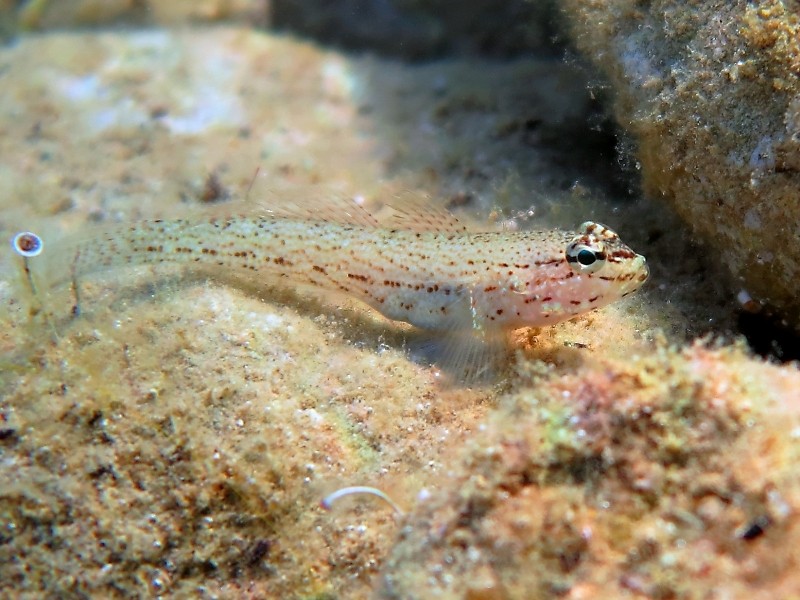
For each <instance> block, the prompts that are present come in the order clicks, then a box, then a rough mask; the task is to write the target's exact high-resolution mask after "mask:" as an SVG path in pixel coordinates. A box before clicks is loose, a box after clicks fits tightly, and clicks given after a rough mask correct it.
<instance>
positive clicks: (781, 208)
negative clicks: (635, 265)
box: [563, 0, 800, 327]
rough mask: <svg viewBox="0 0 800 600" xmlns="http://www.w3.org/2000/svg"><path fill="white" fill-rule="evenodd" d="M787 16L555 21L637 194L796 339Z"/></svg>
mask: <svg viewBox="0 0 800 600" xmlns="http://www.w3.org/2000/svg"><path fill="white" fill-rule="evenodd" d="M788 4H789V6H787V3H785V2H781V1H778V0H768V1H766V2H758V3H752V2H744V1H742V0H737V1H736V2H727V3H719V2H692V3H691V5H688V6H687V4H686V3H685V2H678V1H671V0H661V1H657V2H649V3H644V4H643V3H641V2H637V1H634V0H611V1H603V2H596V1H586V0H566V1H565V2H564V3H563V14H564V16H565V19H566V21H567V22H568V25H569V29H570V31H571V36H572V38H573V40H574V42H575V44H576V45H577V47H578V48H579V49H580V51H581V52H583V54H584V55H585V56H586V57H588V59H589V60H590V61H592V62H593V63H594V64H595V65H596V66H597V68H598V69H599V70H600V71H601V72H602V73H603V74H604V75H605V77H607V78H608V80H609V81H610V82H611V85H612V89H613V92H612V95H613V107H614V113H615V114H616V118H617V121H618V123H619V124H620V126H621V127H622V128H623V129H624V130H626V131H627V132H628V133H629V134H630V135H631V136H632V137H633V138H634V140H635V141H636V143H637V144H638V150H637V153H636V157H637V159H638V161H639V162H640V163H641V170H642V178H643V183H644V189H645V191H646V193H647V194H649V195H650V196H653V197H663V198H664V199H665V200H666V201H667V202H669V203H670V204H671V205H672V206H674V208H675V210H676V211H677V212H678V213H679V214H680V215H681V216H682V218H683V220H684V221H685V222H686V223H687V225H688V226H689V227H691V228H692V230H693V231H694V232H695V233H696V234H697V235H698V236H699V237H701V238H702V239H703V240H705V241H707V242H708V243H709V244H711V245H712V246H713V247H714V248H715V249H716V255H717V257H718V260H720V261H722V262H723V263H724V264H725V265H726V266H727V267H728V268H729V269H730V271H731V273H733V275H734V276H735V277H736V278H737V279H738V280H739V281H740V282H741V285H742V287H743V288H744V290H745V291H746V292H747V293H749V294H750V296H752V297H753V298H754V299H756V300H757V302H759V303H762V304H764V305H767V306H769V307H770V308H771V309H774V310H776V311H777V312H778V314H779V315H780V316H781V317H782V318H783V319H784V320H786V321H787V322H789V323H790V324H791V325H793V326H795V327H800V295H798V293H797V292H798V284H797V281H798V278H800V243H798V242H799V241H800V226H799V225H798V223H800V197H799V196H798V189H800V101H799V100H798V98H800V81H798V76H800V41H798V40H800V21H798V18H797V3H796V2H791V3H788Z"/></svg>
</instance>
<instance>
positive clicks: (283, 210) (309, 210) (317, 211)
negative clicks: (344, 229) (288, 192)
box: [258, 198, 380, 228]
mask: <svg viewBox="0 0 800 600" xmlns="http://www.w3.org/2000/svg"><path fill="white" fill-rule="evenodd" d="M258 209H259V210H258V214H259V215H262V216H264V217H282V218H288V219H299V220H304V221H325V222H327V223H339V224H342V225H358V226H360V227H367V228H374V227H380V224H379V223H378V221H377V220H376V219H375V217H373V216H372V214H371V213H370V212H369V211H368V210H367V209H366V208H364V207H363V206H361V205H360V204H358V203H357V202H356V201H354V200H352V199H349V198H326V199H324V200H323V199H317V198H308V199H304V200H302V201H300V200H290V201H284V202H281V203H275V204H259V205H258Z"/></svg>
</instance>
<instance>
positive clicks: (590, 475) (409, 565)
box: [381, 345, 800, 598]
mask: <svg viewBox="0 0 800 600" xmlns="http://www.w3.org/2000/svg"><path fill="white" fill-rule="evenodd" d="M523 370H524V368H523ZM798 383H800V373H798V372H797V371H796V370H785V371H784V370H781V369H778V368H777V367H774V366H771V365H767V364H759V363H755V362H752V360H751V359H749V358H748V357H747V355H746V354H744V353H743V352H742V350H741V349H738V348H736V347H731V348H727V349H722V350H713V349H709V348H707V347H705V346H703V345H695V346H693V347H690V348H687V349H686V350H684V351H676V350H665V349H662V350H658V351H656V352H654V353H653V354H652V355H650V356H648V357H642V358H638V359H635V360H629V361H617V360H614V361H603V360H601V361H599V362H598V364H596V365H594V366H593V367H591V368H587V369H585V370H583V371H582V372H579V373H575V374H571V375H564V374H561V375H556V374H553V373H551V374H549V375H544V376H543V375H542V373H541V370H539V371H538V372H536V374H535V375H534V380H533V381H532V386H531V387H530V388H522V389H520V390H518V391H516V392H514V393H511V394H510V395H508V396H506V397H503V398H501V400H500V407H499V410H498V411H497V413H496V414H495V415H493V417H492V418H491V419H490V423H489V425H488V427H487V430H486V431H485V432H484V433H483V434H481V435H479V436H478V437H477V438H476V439H475V441H474V443H473V445H472V448H471V449H470V450H469V451H468V452H467V453H466V456H465V458H464V459H463V461H462V463H461V465H460V467H459V468H458V470H457V472H455V473H454V474H453V475H452V476H451V478H450V479H449V481H447V482H446V483H443V484H442V486H441V488H440V490H439V491H438V492H437V493H435V494H433V496H432V497H431V498H430V499H429V500H428V501H427V502H424V503H422V504H420V505H419V506H418V507H417V508H416V509H415V511H414V512H413V513H412V514H411V515H409V517H408V525H407V527H406V528H405V529H404V530H403V534H402V536H401V539H400V540H399V541H398V543H397V544H396V545H395V547H394V548H393V550H392V553H391V555H390V557H389V558H388V559H387V561H386V567H385V570H384V572H383V574H382V579H381V582H382V588H381V597H384V598H405V597H409V596H412V595H415V594H416V595H422V596H436V597H441V598H463V597H475V598H484V597H486V598H546V597H552V596H553V595H559V596H563V597H568V598H587V597H591V598H618V597H621V596H622V595H625V594H626V593H631V592H633V593H640V594H643V595H645V596H647V597H657V598H673V597H702V596H704V595H705V594H708V593H712V591H716V592H720V591H722V592H723V593H728V594H730V595H731V596H736V597H740V596H744V595H747V594H749V593H751V592H752V591H753V590H754V589H755V588H754V587H752V586H763V587H761V588H759V589H768V590H771V593H772V594H774V595H775V596H781V595H782V591H783V592H785V591H786V590H789V589H793V588H792V585H796V584H797V582H796V581H794V582H792V581H789V580H792V579H793V578H794V573H795V571H794V570H793V565H795V564H796V560H797V558H798V557H797V555H796V553H795V552H794V551H793V550H791V548H793V547H796V539H795V540H794V541H793V542H792V541H789V540H791V539H792V538H794V536H796V535H798V533H797V531H796V527H794V525H793V523H794V521H793V519H791V518H790V515H791V514H792V513H793V511H794V510H796V509H795V508H794V507H795V506H796V504H795V503H796V501H797V499H798V497H800V489H798V487H797V482H796V478H795V477H794V476H793V472H794V467H793V463H794V461H796V460H797V458H798V450H797V448H796V444H795V443H794V436H795V435H796V433H795V432H796V429H794V428H796V426H797V424H798V422H800V420H799V419H800V411H798V409H797V408H796V407H790V406H786V405H785V402H786V400H787V399H788V398H790V397H791V393H792V392H791V390H792V388H793V387H794V386H796V385H798ZM787 409H788V413H787V412H786V410H787ZM755 456H758V457H759V458H758V459H757V461H758V462H760V463H761V464H760V465H759V466H758V468H752V466H753V465H752V464H751V462H752V461H753V460H754V457H755ZM747 465H749V466H747ZM762 525H763V527H762ZM775 543H779V544H780V546H781V547H782V548H784V549H785V551H783V552H781V553H778V554H776V553H774V552H773V551H772V550H771V549H772V548H773V545H774V544H775ZM737 568H738V569H739V570H738V571H737ZM755 573H759V575H758V577H757V580H758V581H757V583H756V582H754V580H753V575H754V574H755ZM764 573H769V575H765V574H764ZM473 574H479V575H473ZM412 590H413V592H412Z"/></svg>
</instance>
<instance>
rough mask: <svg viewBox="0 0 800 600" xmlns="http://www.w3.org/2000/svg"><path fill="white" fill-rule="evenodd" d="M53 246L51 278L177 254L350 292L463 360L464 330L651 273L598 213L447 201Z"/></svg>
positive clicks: (530, 323) (130, 231)
mask: <svg viewBox="0 0 800 600" xmlns="http://www.w3.org/2000/svg"><path fill="white" fill-rule="evenodd" d="M26 234H27V235H32V236H35V235H36V234H33V233H30V232H26ZM20 235H21V234H20ZM17 237H19V236H17ZM15 239H16V238H15ZM20 239H21V241H19V240H18V241H16V242H15V243H16V244H18V245H19V244H20V243H22V242H25V244H26V247H30V246H31V244H32V242H31V240H30V239H29V238H26V237H24V236H23V237H22V238H20ZM33 245H34V246H35V247H36V257H35V258H34V257H29V258H26V260H28V261H33V260H39V259H40V257H41V256H42V255H44V254H47V251H46V250H45V251H43V242H41V241H39V244H38V245H37V244H33ZM15 249H16V250H17V251H18V252H19V251H20V248H15ZM20 253H21V252H20ZM50 255H51V258H50V259H49V260H48V264H47V269H46V270H47V271H48V274H45V275H44V279H45V281H50V282H51V284H52V282H53V281H55V280H57V279H59V278H60V279H61V280H63V279H65V278H69V279H70V280H71V281H72V282H73V283H74V282H77V281H79V280H80V278H81V277H83V276H85V275H86V274H89V273H93V272H97V271H102V270H105V269H110V268H118V267H124V266H133V265H151V264H158V263H176V264H185V265H188V266H190V267H192V266H193V267H197V268H202V269H203V270H207V271H210V272H211V273H212V274H213V273H214V272H215V271H216V272H217V273H220V274H230V273H234V274H237V275H239V276H243V277H246V278H247V279H248V280H252V281H263V282H264V283H265V284H268V285H272V286H275V285H279V286H280V285H291V286H297V287H312V288H317V289H321V290H326V291H332V292H336V293H342V294H346V295H347V296H350V297H352V298H355V299H357V300H359V301H361V302H363V303H364V304H366V305H368V306H369V307H371V308H372V309H374V310H376V311H377V312H379V313H380V314H382V315H383V316H384V317H387V318H388V319H391V320H394V321H402V322H405V323H409V324H411V325H413V326H415V327H417V328H420V329H423V330H428V331H430V332H434V333H436V334H440V335H441V336H445V337H446V338H447V339H448V340H450V342H449V343H450V346H451V348H456V349H458V350H457V352H456V353H458V354H460V355H461V356H460V358H459V359H458V360H457V361H455V362H459V363H464V362H473V361H474V360H476V359H475V353H473V352H471V351H469V352H467V351H465V350H463V349H459V348H460V346H461V345H462V342H463V340H465V339H468V338H471V339H473V340H478V341H479V342H485V343H487V344H489V345H491V344H490V342H491V341H492V340H496V339H498V337H501V336H502V335H503V334H504V333H506V332H508V331H510V330H513V329H518V328H521V327H537V328H538V327H544V326H550V325H555V324H557V323H560V322H562V321H565V320H567V319H570V318H573V317H575V316H577V315H581V314H584V313H587V312H589V311H593V310H597V309H599V308H601V307H603V306H606V305H608V304H610V303H612V302H615V301H617V300H619V299H621V298H623V297H625V296H627V295H628V294H630V293H632V292H634V291H636V290H637V289H638V288H639V287H641V286H642V284H643V283H644V282H645V281H646V280H647V278H648V274H649V270H648V267H647V262H646V260H645V258H644V257H643V256H642V255H640V254H637V253H636V252H634V251H633V250H631V248H630V247H628V246H627V245H626V244H625V243H623V242H622V240H621V239H620V237H619V236H618V235H617V234H616V233H615V232H614V231H613V230H611V229H610V228H608V227H606V226H605V225H602V224H600V223H596V222H593V221H587V222H585V223H583V224H582V225H581V226H580V227H578V228H577V229H576V230H574V231H566V230H559V229H544V230H527V231H525V230H523V231H509V230H496V231H473V230H471V229H470V228H467V227H466V226H464V225H463V223H461V222H460V221H459V220H458V219H457V218H456V217H455V216H453V215H452V214H451V213H449V212H448V211H446V210H444V209H435V208H431V207H425V208H423V207H420V206H413V205H412V206H411V207H409V208H405V209H397V208H395V209H394V212H393V215H392V217H391V218H390V219H389V220H388V221H386V222H380V221H378V220H377V219H376V218H375V217H374V216H373V215H372V214H371V213H369V212H368V211H367V210H366V209H364V208H362V207H361V206H359V205H358V204H355V203H348V204H347V205H345V206H342V205H333V206H332V207H328V208H322V207H321V206H320V205H313V204H312V205H311V206H309V207H305V208H304V207H301V206H299V205H298V206H294V205H292V206H289V207H284V208H281V209H276V208H274V207H273V208H267V209H262V210H260V211H259V212H257V213H253V212H244V213H242V214H237V213H233V214H228V215H210V216H197V215H195V216H192V217H191V218H178V219H152V220H143V221H137V222H133V223H131V224H128V225H122V226H118V227H112V228H110V229H107V230H105V231H101V232H98V233H97V234H94V235H90V236H88V237H86V236H84V237H82V238H81V239H79V240H77V241H71V242H66V243H62V244H60V245H59V242H56V243H54V244H53V248H52V249H51V250H50ZM451 354H452V350H451ZM463 366H464V365H460V367H459V368H462V367H463Z"/></svg>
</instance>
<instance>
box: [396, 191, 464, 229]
mask: <svg viewBox="0 0 800 600" xmlns="http://www.w3.org/2000/svg"><path fill="white" fill-rule="evenodd" d="M389 208H390V209H391V210H392V214H391V216H390V217H389V218H388V219H387V220H386V223H385V225H386V226H387V227H392V228H397V229H407V230H410V231H440V232H449V233H463V232H465V231H468V229H467V226H466V225H464V224H463V223H462V222H461V221H459V220H458V219H457V218H456V217H455V216H454V215H453V214H452V213H451V212H450V211H448V210H447V209H445V208H440V207H438V206H435V205H434V204H433V203H432V202H431V200H430V199H429V198H420V197H418V196H402V197H399V198H398V199H397V202H390V203H389Z"/></svg>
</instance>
